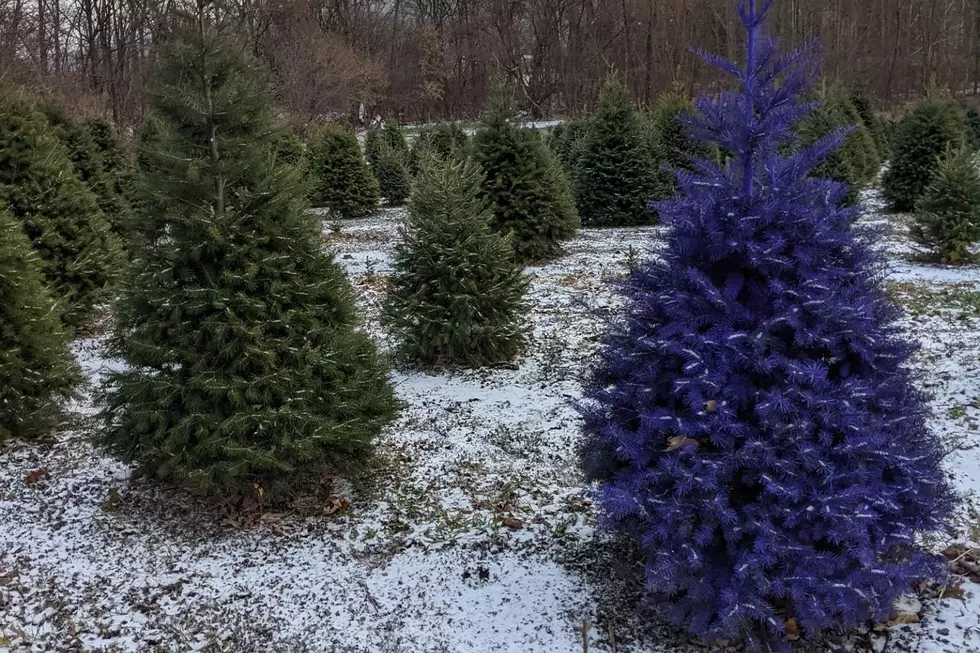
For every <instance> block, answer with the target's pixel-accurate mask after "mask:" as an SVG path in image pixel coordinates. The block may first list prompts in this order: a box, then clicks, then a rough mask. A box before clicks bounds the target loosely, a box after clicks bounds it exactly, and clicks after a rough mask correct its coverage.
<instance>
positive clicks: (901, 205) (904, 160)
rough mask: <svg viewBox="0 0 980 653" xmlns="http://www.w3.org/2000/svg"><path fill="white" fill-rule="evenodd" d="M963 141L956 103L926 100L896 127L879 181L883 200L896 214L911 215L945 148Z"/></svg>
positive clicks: (939, 99) (963, 134)
mask: <svg viewBox="0 0 980 653" xmlns="http://www.w3.org/2000/svg"><path fill="white" fill-rule="evenodd" d="M965 139H966V129H965V127H964V125H963V118H962V117H960V112H959V109H958V108H957V106H956V103H955V102H954V101H953V100H951V99H949V98H945V97H938V96H933V97H928V98H926V99H925V100H923V101H922V102H920V103H919V104H918V106H916V107H915V108H914V109H913V110H912V111H911V112H909V113H908V115H906V116H905V117H904V118H902V120H901V121H900V122H899V123H898V126H897V127H896V128H895V135H894V138H893V142H892V158H891V164H890V167H889V168H888V171H887V172H886V173H885V176H884V178H883V179H882V187H883V190H884V192H885V198H886V199H887V200H888V202H889V203H890V204H891V206H892V208H893V209H895V210H896V211H912V210H913V209H914V208H915V204H916V202H918V201H919V198H920V197H922V194H923V193H924V192H925V190H926V186H928V184H929V182H930V181H932V176H933V174H935V172H936V169H937V167H938V166H939V160H940V157H942V155H943V153H944V152H945V151H946V148H947V147H952V148H953V149H959V148H960V147H961V146H962V145H963V143H964V141H965Z"/></svg>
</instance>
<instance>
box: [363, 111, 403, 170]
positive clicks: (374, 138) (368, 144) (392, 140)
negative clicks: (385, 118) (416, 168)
mask: <svg viewBox="0 0 980 653" xmlns="http://www.w3.org/2000/svg"><path fill="white" fill-rule="evenodd" d="M383 147H384V148H388V149H390V150H392V151H394V152H396V153H398V155H400V156H402V157H404V159H405V160H406V161H407V160H408V156H409V149H408V143H407V141H406V140H405V134H403V133H402V130H401V129H399V128H398V125H396V124H394V123H392V122H386V123H385V125H384V127H381V128H380V129H372V130H370V131H368V133H367V136H366V137H365V139H364V157H365V158H366V159H367V162H368V164H369V165H371V167H372V168H373V167H374V166H375V164H376V163H377V162H378V156H379V155H380V152H381V149H382V148H383ZM379 181H380V180H379Z"/></svg>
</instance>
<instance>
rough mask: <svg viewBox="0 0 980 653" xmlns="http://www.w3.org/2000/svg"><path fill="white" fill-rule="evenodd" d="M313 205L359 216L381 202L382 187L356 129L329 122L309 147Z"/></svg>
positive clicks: (345, 215)
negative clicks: (368, 160)
mask: <svg viewBox="0 0 980 653" xmlns="http://www.w3.org/2000/svg"><path fill="white" fill-rule="evenodd" d="M308 159H309V172H310V175H311V177H312V181H313V191H312V200H313V203H314V205H316V206H318V207H325V208H327V209H330V212H331V213H333V214H334V215H336V216H337V217H340V218H360V217H362V216H365V215H368V214H370V213H371V212H372V211H374V209H375V208H377V206H378V200H379V199H380V194H381V189H380V186H379V185H378V180H377V179H375V178H374V175H373V174H372V173H371V168H370V167H368V165H367V163H366V162H365V160H364V157H363V155H362V154H361V148H360V146H359V145H358V144H357V138H356V137H355V136H354V132H352V131H350V130H349V129H346V128H344V127H342V126H340V125H328V126H326V127H324V128H323V129H321V130H320V132H319V133H318V134H316V135H315V136H314V137H313V140H312V142H311V143H310V145H309V149H308Z"/></svg>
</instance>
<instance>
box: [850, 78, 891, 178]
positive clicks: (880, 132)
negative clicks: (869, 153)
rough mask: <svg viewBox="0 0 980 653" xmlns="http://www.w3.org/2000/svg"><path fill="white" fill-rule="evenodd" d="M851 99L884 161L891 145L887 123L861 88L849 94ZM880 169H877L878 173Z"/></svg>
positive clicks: (879, 155) (880, 157)
mask: <svg viewBox="0 0 980 653" xmlns="http://www.w3.org/2000/svg"><path fill="white" fill-rule="evenodd" d="M849 99H850V101H851V104H852V105H853V106H854V109H855V110H856V111H857V113H858V116H860V118H861V124H863V125H864V126H865V128H867V130H868V132H869V133H870V134H871V138H872V140H874V143H875V149H876V150H877V151H878V157H879V159H881V160H882V161H883V160H884V159H885V158H887V156H888V151H889V145H888V134H887V133H886V131H885V125H884V123H883V122H882V120H881V118H880V117H879V116H878V115H877V114H875V112H874V109H873V107H872V106H871V100H870V99H868V96H867V95H866V94H865V93H864V92H863V91H861V90H859V89H852V90H851V92H850V94H849ZM877 172H878V171H875V174H876V175H877Z"/></svg>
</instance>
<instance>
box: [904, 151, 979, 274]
mask: <svg viewBox="0 0 980 653" xmlns="http://www.w3.org/2000/svg"><path fill="white" fill-rule="evenodd" d="M912 237H913V238H914V239H915V240H916V241H917V242H919V243H921V244H923V245H928V246H929V247H931V248H932V249H933V250H934V252H935V254H936V258H937V259H938V260H939V261H940V262H941V263H949V264H952V265H962V264H964V263H970V262H972V261H974V260H975V258H976V257H975V256H974V255H973V253H972V252H971V251H970V250H971V248H972V246H973V245H975V244H976V243H977V241H978V240H980V172H977V157H976V154H975V153H974V152H973V151H972V150H970V149H968V148H966V147H962V148H960V149H958V150H952V149H950V150H947V151H946V154H945V156H944V157H943V159H942V161H940V163H939V169H938V170H936V173H935V174H934V175H933V177H932V181H931V182H929V185H928V186H927V187H926V192H925V194H924V195H923V196H922V197H920V198H919V202H918V204H916V207H915V224H914V225H913V226H912Z"/></svg>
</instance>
